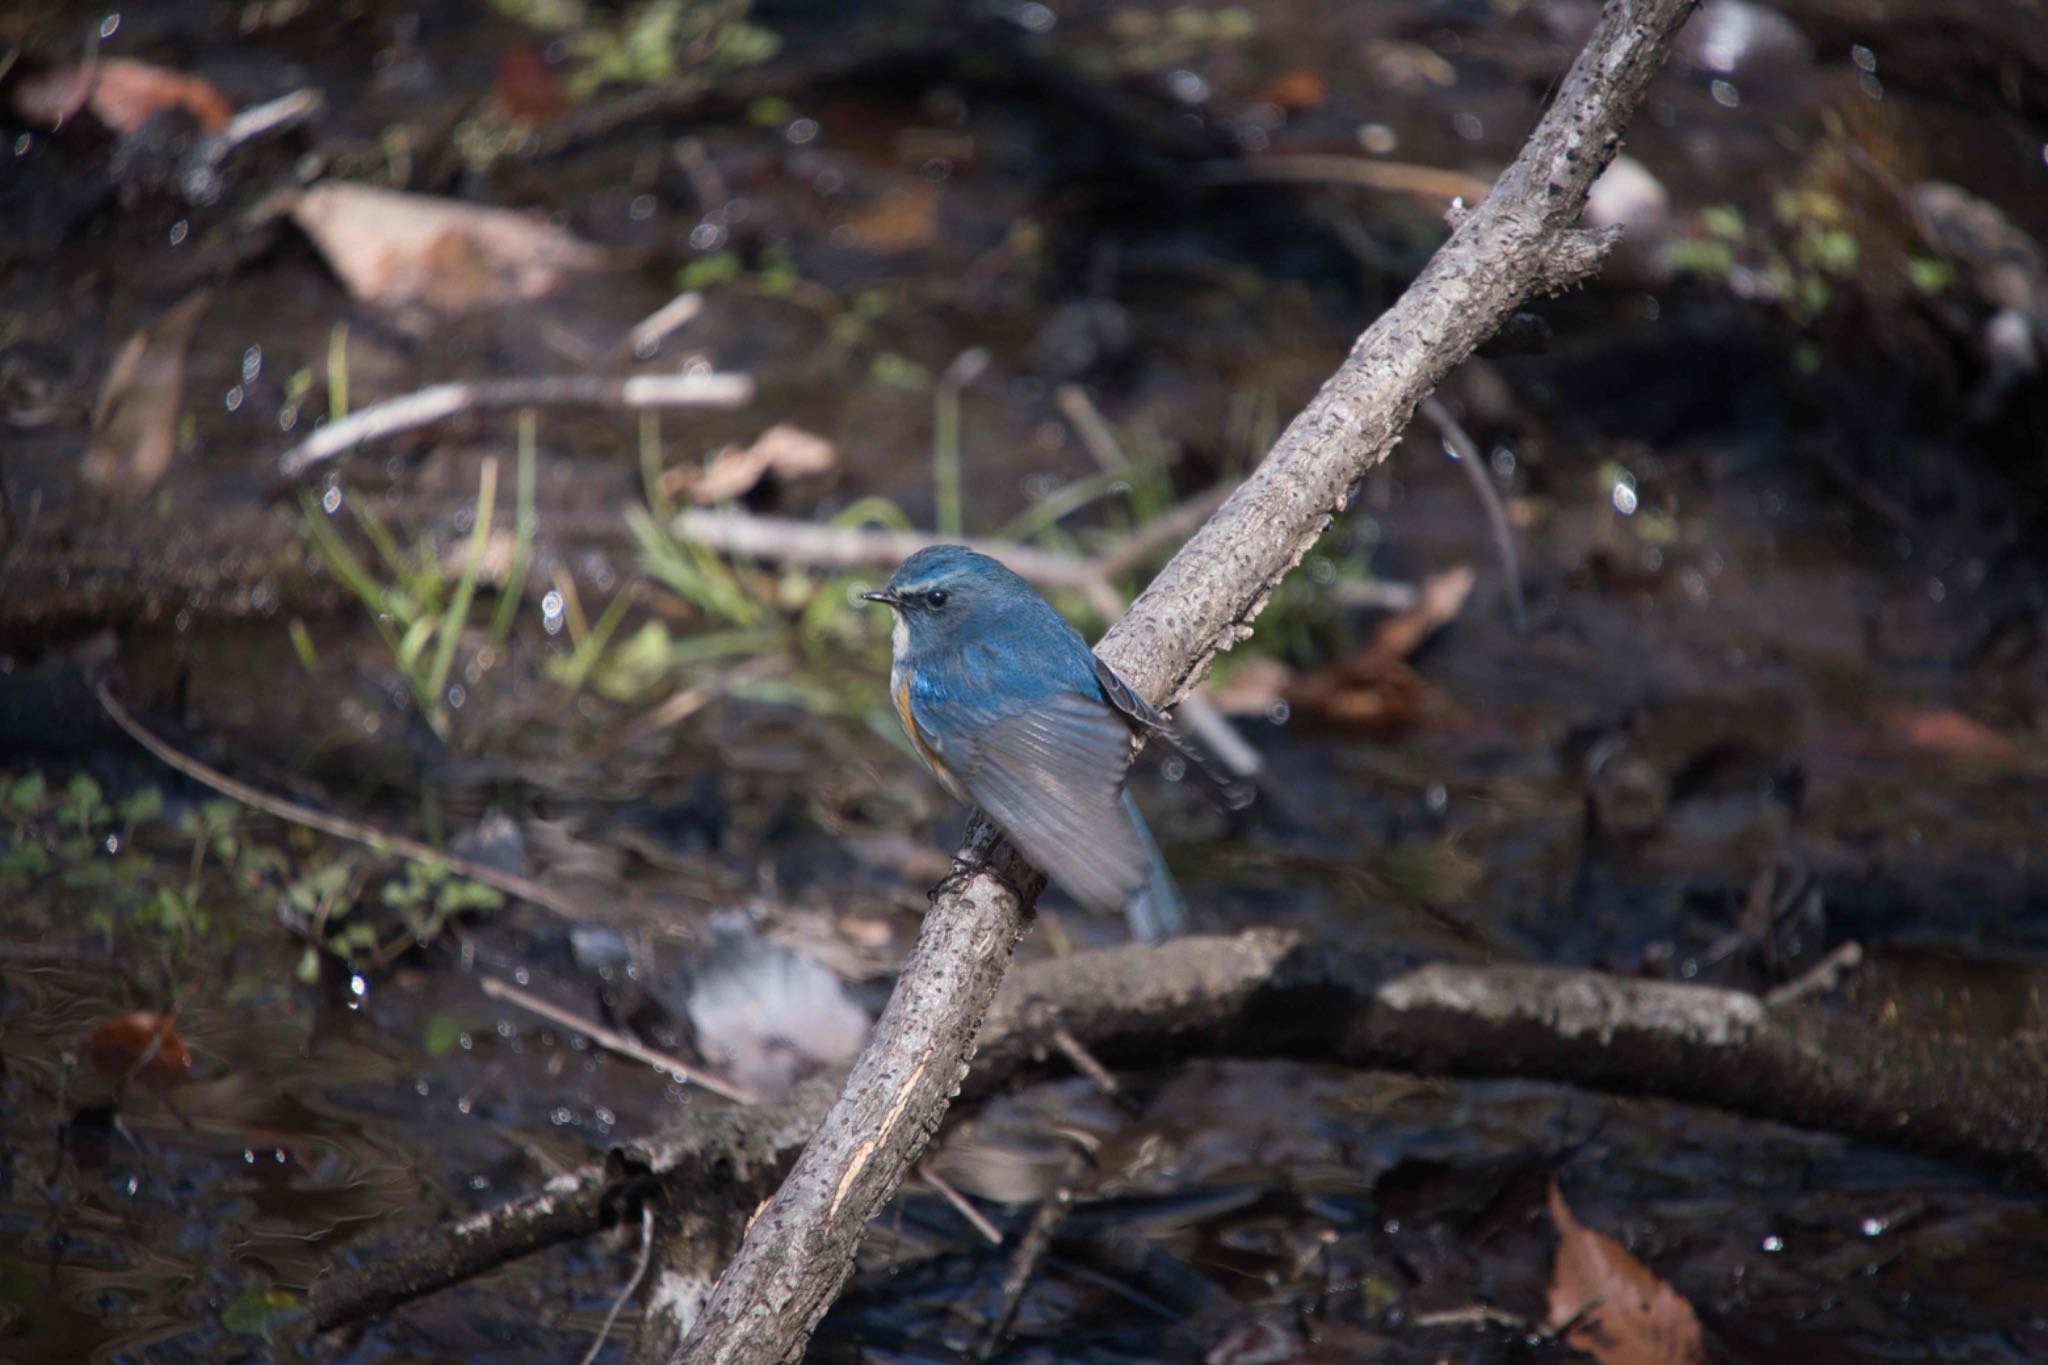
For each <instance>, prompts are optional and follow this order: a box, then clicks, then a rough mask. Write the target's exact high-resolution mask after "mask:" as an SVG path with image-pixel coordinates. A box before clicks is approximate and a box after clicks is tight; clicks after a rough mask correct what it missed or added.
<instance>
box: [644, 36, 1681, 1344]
mask: <svg viewBox="0 0 2048 1365" xmlns="http://www.w3.org/2000/svg"><path fill="white" fill-rule="evenodd" d="M1692 8H1693V3H1692V0H1609V3H1608V4H1607V6H1606V8H1605V10H1604V11H1603V13H1602V15H1601V18H1600V21H1599V23H1598V24H1597V25H1596V26H1595V27H1594V30H1593V33H1592V35H1591V36H1590V37H1589V38H1588V40H1587V43H1586V47H1585V49H1584V50H1583V51H1582V52H1581V53H1580V54H1579V57H1578V59H1577V60H1576V61H1575V62H1574V63H1573V64H1572V68H1571V70H1570V72H1569V73H1567V74H1566V76H1565V78H1564V81H1563V83H1562V85H1561V86H1560V88H1559V91H1558V95H1557V99H1556V102H1555V103H1554V104H1553V105H1552V106H1551V108H1550V109H1549V110H1548V111H1547V112H1546V113H1545V114H1544V116H1543V118H1542V120H1541V122H1540V123H1539V124H1538V125H1537V127H1536V130H1535V132H1534V133H1532V134H1531V135H1530V138H1529V141H1528V143H1527V144H1526V145H1525V146H1524V147H1523V149H1522V152H1521V154H1520V155H1519V156H1518V157H1517V158H1516V160H1515V163H1514V164H1513V165H1512V166H1510V167H1509V168H1508V170H1507V171H1506V173H1504V174H1503V175H1502V176H1501V178H1500V181H1499V183H1498V184H1497V185H1495V187H1494V189H1493V192H1492V193H1491V194H1489V195H1488V196H1487V198H1486V199H1485V201H1484V202H1482V203H1481V204H1480V205H1479V206H1478V207H1477V208H1475V209H1472V210H1470V211H1469V212H1467V213H1464V214H1462V215H1461V216H1460V218H1459V221H1458V224H1457V226H1456V227H1455V228H1454V230H1453V231H1452V234H1451V238H1450V240H1449V241H1447V242H1446V243H1445V244H1444V245H1443V246H1442V247H1441V248H1440V249H1439V250H1438V251H1437V252H1436V254H1435V255H1434V256H1433V257H1431V259H1430V262H1429V264H1428V265H1427V266H1426V267H1424V269H1423V271H1422V274H1421V275H1420V276H1419V277H1418V278H1417V279H1416V281H1415V283H1414V284H1413V285H1411V286H1410V287H1409V289H1408V290H1407V292H1406V293H1404V294H1403V295H1402V297H1401V298H1400V300H1399V301H1398V302H1396V303H1395V305H1394V306H1393V307H1392V308H1390V309H1388V310H1387V311H1386V312H1385V313H1384V314H1382V315H1381V316H1380V318H1379V319H1378V320H1377V321H1376V322H1374V323H1373V325H1372V327H1371V328H1370V329H1368V330H1367V331H1366V333H1365V335H1364V336H1362V337H1360V338H1359V340H1358V342H1357V344H1356V345H1355V346H1353V348H1352V350H1351V353H1350V355H1349V356H1348V357H1346V359H1345V361H1344V363H1343V365H1342V366H1341V367H1340V368H1339V369H1338V370H1337V372H1336V373H1335V374H1334V375H1333V376H1332V377H1331V378H1330V380H1329V381H1328V382H1327V383H1326V384H1325V385H1324V386H1323V388H1322V391H1321V392H1320V393H1318V394H1317V395H1316V397H1315V399H1314V400H1313V401H1312V402H1311V403H1310V404H1309V406H1308V407H1307V409H1306V410H1304V411H1303V412H1302V414H1301V415H1300V416H1299V417H1297V418H1296V419H1295V420H1294V422H1293V423H1292V424H1291V425H1290V426H1289V427H1288V428H1287V430H1286V431H1285V432H1284V433H1282V435H1281V437H1280V439H1279V442H1278V443H1277V444H1276V445H1275V446H1274V448H1273V450H1272V451H1271V452H1270V453H1269V454H1268V455H1267V456H1266V458H1265V460H1264V461H1263V462H1262V463H1261V464H1260V466H1259V468H1258V469H1257V470H1256V471H1255V472H1254V473H1253V474H1252V476H1251V477H1250V478H1249V479H1247V480H1246V481H1245V482H1244V483H1243V484H1242V485H1241V486H1240V487H1239V488H1238V490H1237V491H1236V492H1235V493H1234V494H1232V496H1231V498H1230V500H1229V501H1228V502H1226V503H1225V504H1224V505H1223V507H1222V508H1221V509H1220V510H1219V511H1218V512H1217V513H1216V515H1215V516H1214V517H1212V518H1210V520H1209V521H1208V523H1207V524H1206V525H1204V526H1203V528H1202V529H1201V530H1200V531H1198V532H1196V533H1195V535H1194V537H1193V538H1192V539H1191V540H1190V541H1188V543H1187V544H1186V545H1184V546H1182V548H1181V550H1180V552H1179V553H1178V554H1177V555H1175V556H1174V558H1173V559H1172V561H1171V562H1169V563H1168V564H1167V566H1166V567H1165V569H1163V570H1162V571H1161V572H1160V574H1159V576H1158V577H1157V578H1156V579H1154V580H1153V583H1152V586H1151V587H1150V588H1148V589H1147V590H1146V592H1145V594H1144V596H1143V597H1141V598H1140V599H1139V600H1138V602H1137V603H1136V604H1135V605H1134V606H1133V607H1132V609H1131V611H1130V612H1129V613H1128V614H1127V615H1126V616H1125V617H1124V618H1123V619H1122V620H1121V621H1120V622H1119V623H1118V624H1117V625H1116V626H1115V627H1114V628H1113V629H1112V630H1111V631H1110V633H1109V635H1108V636H1107V637H1106V638H1105V639H1104V640H1103V642H1102V643H1101V645H1099V646H1098V647H1097V650H1096V653H1097V654H1098V655H1099V656H1100V657H1101V658H1102V659H1103V660H1104V662H1106V663H1108V664H1109V665H1110V666H1111V667H1112V668H1114V669H1116V671H1117V672H1118V673H1119V674H1120V675H1121V676H1122V677H1123V678H1124V679H1125V681H1127V682H1128V683H1130V684H1131V685H1132V686H1133V687H1134V688H1135V689H1136V690H1137V691H1138V692H1139V693H1140V694H1141V695H1143V696H1144V697H1145V698H1146V699H1147V700H1149V701H1151V702H1153V703H1154V704H1155V705H1161V704H1167V703H1170V702H1172V701H1174V700H1176V699H1177V698H1178V697H1180V696H1181V695H1183V694H1185V692H1186V691H1187V690H1188V689H1190V688H1191V687H1193V686H1194V685H1195V684H1196V683H1198V682H1199V681H1200V680H1201V677H1202V675H1203V674H1204V673H1205V672H1206V670H1207V668H1208V664H1209V662H1210V660H1211V659H1212V658H1213V657H1214V656H1215V654H1216V652H1217V651H1218V650H1221V649H1226V648H1228V647H1230V646H1231V645H1233V644H1235V643H1236V642H1237V641H1238V640H1240V639H1242V638H1244V636H1245V635H1246V634H1247V633H1249V631H1250V627H1251V621H1252V619H1253V618H1254V617H1255V616H1257V614H1258V612H1259V610H1260V608H1261V607H1263V606H1264V604H1265V602H1266V600H1267V598H1268V596H1269V595H1270V594H1271V592H1272V590H1273V588H1274V586H1275V585H1276V584H1278V583H1279V581H1280V580H1281V579H1282V578H1283V577H1285V575H1286V574H1287V572H1288V571H1289V570H1290V569H1291V568H1293V566H1294V565H1295V564H1297V563H1299V562H1300V560H1301V557H1302V556H1303V555H1304V554H1305V553H1307V551H1308V548H1309V547H1310V546H1311V545H1313V544H1314V543H1315V540H1316V538H1317V537H1318V536H1320V535H1321V534H1322V532H1323V530H1324V529H1325V528H1326V527H1327V526H1328V525H1329V523H1330V519H1331V518H1332V517H1333V516H1334V515H1335V514H1336V513H1337V512H1338V511H1341V510H1342V509H1343V507H1344V505H1345V502H1346V500H1347V499H1348V498H1349V496H1350V490H1351V487H1352V485H1353V484H1355V483H1356V482H1357V480H1358V479H1359V477H1360V476H1361V475H1362V474H1363V473H1364V472H1365V470H1366V469H1368V468H1369V467H1371V466H1372V465H1373V464H1374V463H1376V462H1378V461H1379V460H1381V459H1384V458H1385V457H1386V454H1387V453H1388V452H1389V451H1390V450H1391V449H1392V448H1393V446H1394V443H1395V441H1396V440H1397V439H1398V438H1399V436H1400V434H1401V432H1402V430H1403V429H1404V428H1405V427H1406V425H1407V423H1408V419H1409V417H1410V416H1411V415H1412V414H1413V412H1414V410H1415V405H1416V404H1417V403H1419V402H1421V401H1422V399H1423V398H1424V397H1425V396H1426V395H1428V394H1429V393H1430V392H1431V390H1433V389H1434V388H1435V387H1436V385H1437V384H1438V383H1439V382H1440V381H1441V380H1442V379H1443V377H1444V375H1445V374H1447V373H1448V372H1449V371H1450V369H1451V368H1452V367H1453V366H1455V365H1457V364H1458V363H1460V362H1461V361H1462V360H1464V358H1465V357H1466V356H1467V355H1469V354H1470V353H1471V352H1472V350H1473V349H1474V348H1475V347H1476V346H1477V345H1478V344H1479V343H1480V342H1481V341H1483V340H1485V339H1486V338H1487V337H1489V336H1491V335H1492V334H1493V333H1494V332H1495V331H1496V330H1498V328H1499V327H1500V325H1501V324H1502V323H1503V322H1505V321H1506V320H1507V319H1508V317H1510V316H1511V315H1512V313H1513V311H1514V310H1515V308H1516V307H1518V306H1519V305H1520V304H1521V303H1522V302H1523V301H1525V300H1526V299H1527V298H1529V297H1530V296H1531V295H1532V294H1535V293H1537V292H1540V291H1544V290H1556V289H1561V288H1565V287H1567V286H1568V285H1571V284H1574V283H1577V282H1578V281H1580V280H1583V279H1584V278H1585V277H1586V275H1588V274H1589V273H1591V272H1592V271H1593V270H1595V269H1597V268H1598V266H1599V263H1600V261H1601V259H1602V256H1603V253H1604V252H1605V250H1606V249H1607V248H1608V247H1609V246H1611V245H1612V243H1613V241H1614V240H1615V235H1614V234H1590V233H1585V232H1581V231H1580V230H1578V229H1577V227H1576V226H1575V224H1576V223H1577V220H1578V217H1579V214H1580V212H1581V210H1582V209H1583V208H1584V206H1585V201H1586V191H1587V189H1588V188H1589V187H1590V186H1591V184H1592V182H1593V179H1594V177H1595V176H1597V175H1598V174H1599V173H1600V172H1601V171H1602V170H1603V169H1604V168H1605V167H1606V165H1607V163H1608V162H1609V161H1610V160H1611V159H1612V158H1613V156H1614V153H1615V151H1616V149H1617V148H1618V147H1619V146H1620V142H1621V130H1622V128H1623V126H1624V125H1625V124H1626V123H1627V121H1628V118H1629V116H1630V115H1631V114H1632V113H1633V112H1634V111H1635V107H1636V105H1637V104H1638V103H1639V102H1640V101H1641V99H1642V97H1643V92H1644V90H1645V89H1646V88H1647V87H1648V85H1649V82H1650V78H1651V76H1652V75H1654V74H1655V73H1656V71H1657V69H1658V68H1659V67H1660V66H1662V65H1663V62H1664V58H1665V56H1666V54H1667V53H1668V52H1669V50H1670V47H1671V43H1672V40H1673V39H1674V38H1675V37H1676V35H1677V32H1678V29H1679V26H1680V25H1681V24H1682V23H1683V22H1684V20H1685V18H1686V17H1687V15H1689V14H1690V13H1691V11H1692ZM1007 852H1008V850H1007V849H1006V848H1005V847H1004V845H1003V844H1002V842H1001V841H1000V840H999V839H997V838H996V837H995V836H994V835H993V833H992V831H991V829H990V827H989V825H988V822H987V821H986V820H985V819H981V818H976V819H975V820H973V821H971V822H970V824H969V829H968V834H967V838H966V841H965V844H964V845H963V848H962V851H961V856H962V862H961V868H962V869H963V872H964V869H968V868H976V869H980V870H977V871H974V872H972V873H971V874H966V875H963V874H962V873H956V874H955V876H954V877H953V878H951V879H949V881H948V882H947V884H946V889H943V890H941V891H940V892H939V893H938V894H937V896H936V899H935V903H934V905H933V908H932V912H931V914H930V915H929V916H928V917H927V918H926V920H925V927H924V931H923V933H922V934H920V936H919V939H918V945H917V949H916V951H915V952H914V953H913V955H912V957H911V960H910V963H909V964H908V966H907V967H906V968H905V970H904V972H903V975H902V976H901V977H900V978H899V979H898V981H897V984H896V990H895V993H894V995H893V996H892V997H891V998H890V1001H889V1004H888V1007H887V1008H886V1009H885V1010H884V1011H883V1013H882V1017H881V1019H880V1020H879V1021H878V1023H877V1025H876V1028H875V1032H874V1034H873V1036H872V1037H871V1039H870V1040H869V1043H868V1046H867V1048H866V1050H865V1051H864V1052H863V1053H862V1054H861V1057H860V1059H859V1061H857V1062H856V1063H855V1065H854V1068H853V1073H852V1075H851V1076H850V1077H849V1078H848V1080H847V1083H846V1088H845V1090H844V1092H843V1093H842V1095H841V1097H840V1100H839V1103H838V1104H836V1105H835V1106H834V1107H833V1111H832V1113H831V1114H830V1115H829V1116H827V1118H826V1121H825V1123H824V1125H823V1127H822V1128H821V1129H820V1130H819V1133H818V1136H817V1137H816V1138H814V1139H812V1141H811V1144H810V1145H809V1146H808V1147H807V1148H805V1150H804V1154H803V1156H802V1157H800V1158H799V1159H798V1161H797V1164H796V1166H795V1168H794V1169H793V1170H792V1171H791V1173H790V1177H789V1179H788V1180H786V1181H785V1182H784V1183H783V1186H782V1188H781V1190H780V1191H778V1192H777V1194H776V1196H775V1198H774V1199H772V1200H771V1201H769V1205H768V1207H767V1209H766V1210H765V1211H764V1212H763V1213H762V1215H761V1217H760V1218H759V1219H757V1220H756V1221H755V1223H754V1225H753V1227H752V1228H751V1229H750V1230H749V1231H748V1234H747V1238H746V1242H745V1244H744V1245H743V1246H742V1247H741V1249H740V1253H739V1255H738V1256H736V1257H735V1258H734V1259H733V1262H732V1264H731V1265H730V1266H728V1267H727V1269H726V1272H725V1274H724V1275H723V1276H722V1277H721V1278H720V1280H719V1284H718V1287H717V1289H716V1290H714V1291H713V1293H712V1296H711V1301H710V1302H709V1303H708V1304H706V1305H705V1308H704V1311H703V1313H702V1314H701V1315H700V1316H699V1317H698V1319H697V1323H696V1326H695V1327H694V1328H693V1329H692V1331H691V1333H690V1335H689V1337H688V1339H686V1340H685V1341H684V1342H683V1343H682V1345H681V1346H680V1347H679V1348H678V1350H677V1352H676V1354H675V1356H674V1359H675V1360H677V1361H679V1362H680V1361H688V1362H693V1365H729V1363H732V1365H737V1363H739V1362H748V1363H751V1362H772V1361H782V1360H790V1359H794V1358H795V1357H796V1356H798V1355H800V1354H801V1353H802V1350H803V1346H804V1343H805V1341H806V1340H807V1339H808V1338H809V1336H810V1333H811V1330H812V1328H813V1327H814V1326H815V1325H816V1323H817V1320H818V1319H819V1318H820V1317H821V1316H823V1314H824V1312H825V1310H826V1308H827V1307H829V1306H830V1304H831V1302H832V1300H833V1298H834V1297H836V1296H837V1294H838V1292H839V1288H840V1285H841V1284H842V1283H844V1280H845V1277H846V1275H847V1273H848V1271H849V1270H850V1268H851V1266H852V1263H853V1256H854V1252H855V1250H856V1248H857V1247H858V1245H859V1242H860V1238H861V1235H862V1232H863V1231H864V1229H865V1228H866V1226H867V1223H868V1220H869V1219H870V1218H872V1217H873V1216H874V1214H875V1211H876V1210H877V1209H879V1208H880V1207H881V1205H882V1203H883V1201H885V1200H886V1199H888V1198H889V1196H890V1195H891V1194H892V1193H893V1192H894V1190H895V1188H896V1186H897V1184H898V1183H899V1182H900V1181H901V1180H902V1178H903V1175H904V1172H905V1171H906V1170H908V1169H909V1166H910V1163H911V1162H912V1161H914V1160H915V1159H916V1157H917V1155H918V1153H919V1152H920V1151H921V1150H922V1149H923V1147H924V1144H925V1141H926V1139H927V1138H928V1137H929V1136H930V1135H931V1133H932V1132H933V1130H934V1129H936V1128H937V1126H938V1124H939V1121H940V1119H941V1118H942V1117H943V1116H944V1114H945V1111H946V1105H947V1102H948V1100H949V1098H950V1097H951V1096H952V1094H953V1093H954V1090H955V1089H956V1087H957V1086H958V1085H959V1082H960V1079H961V1077H962V1076H963V1075H964V1074H965V1072H966V1068H967V1059H968V1057H969V1056H971V1055H972V1053H973V1051H974V1040H975V1036H976V1033H977V1032H978V1030H979V1027H980V1023H981V1019H982V1016H983V1014H984V1013H985V1012H986V1011H987V1009H988V1007H989V1003H990V1002H991V1001H992V1000H993V999H994V997H995V992H996V988H997V986H998V985H999V984H1000V982H1001V980H1002V977H1003V972H1004V969H1005V967H1006V966H1007V964H1008V961H1009V957H1010V953H1011V951H1012V949H1013V948H1014V946H1015V944H1016V941H1017V939H1018V937H1019V936H1020V935H1022V934H1023V932H1024V930H1025V929H1026V928H1027V927H1028V925H1029V923H1030V917H1031V906H1032V904H1033V902H1034V900H1035V899H1036V896H1037V893H1038V890H1039V889H1040V887H1041V886H1043V884H1044V883H1043V879H1042V878H1041V877H1040V876H1039V875H1038V874H1037V873H1036V872H1035V871H1033V870H1031V869H1029V868H1028V867H1025V866H1020V865H1019V864H1018V863H1017V861H1016V859H1015V858H1014V856H1011V857H1005V856H1004V855H1005V854H1006V853H1007Z"/></svg>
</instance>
